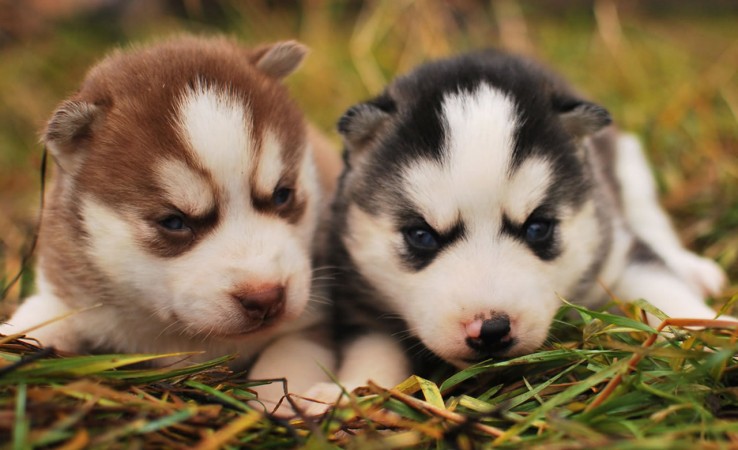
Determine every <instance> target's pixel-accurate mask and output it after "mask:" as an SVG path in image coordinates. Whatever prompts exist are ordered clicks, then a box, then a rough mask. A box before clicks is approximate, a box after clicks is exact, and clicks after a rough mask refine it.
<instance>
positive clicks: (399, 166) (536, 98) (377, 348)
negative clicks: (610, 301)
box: [332, 51, 725, 388]
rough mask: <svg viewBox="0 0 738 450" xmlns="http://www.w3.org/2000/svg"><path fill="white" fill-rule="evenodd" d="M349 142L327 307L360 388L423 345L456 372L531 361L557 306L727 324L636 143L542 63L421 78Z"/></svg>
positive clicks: (379, 105) (480, 63)
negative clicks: (639, 309)
mask: <svg viewBox="0 0 738 450" xmlns="http://www.w3.org/2000/svg"><path fill="white" fill-rule="evenodd" d="M338 128H339V131H340V133H341V134H342V135H343V138H344V142H345V155H344V158H345V163H346V167H345V170H344V173H343V176H342V179H341V182H340V186H339V192H338V194H337V200H336V203H335V205H334V215H335V217H334V222H333V226H332V233H333V235H332V245H333V246H334V249H333V254H334V261H333V265H334V266H336V267H338V271H339V272H338V279H337V280H336V285H337V286H336V288H335V289H334V291H333V299H334V301H335V303H336V305H337V307H338V308H339V313H338V317H339V321H340V323H341V330H342V333H343V339H345V340H346V345H345V349H344V355H343V366H342V369H341V370H340V372H339V379H340V380H341V381H342V382H343V383H344V384H345V386H346V387H348V388H353V387H355V386H358V385H362V384H363V383H365V382H366V380H367V379H374V380H375V381H377V382H379V383H384V384H390V385H391V384H393V383H397V382H399V381H401V380H402V379H403V378H404V377H405V376H407V375H408V374H409V371H410V363H409V360H408V357H407V355H409V354H413V355H415V354H419V353H423V352H422V351H419V350H418V348H417V347H415V348H413V349H412V350H411V351H408V347H409V346H412V345H413V344H415V345H417V343H418V341H419V342H420V343H421V344H422V347H420V348H426V349H429V350H430V351H431V352H432V353H433V354H435V355H436V356H438V357H440V358H442V359H443V360H445V361H447V362H449V363H451V364H453V365H455V366H457V367H465V366H467V365H469V364H472V363H475V362H478V361H481V360H484V359H487V358H490V357H508V356H515V355H521V354H525V353H529V352H532V351H534V350H536V349H537V348H538V347H539V346H540V345H541V344H542V343H543V342H544V340H545V339H546V336H547V333H548V330H549V326H550V325H551V322H552V319H553V317H554V314H555V313H556V311H557V309H558V308H559V307H560V306H561V305H562V302H561V298H564V299H567V300H569V301H572V302H575V303H578V304H582V305H586V306H590V307H595V306H598V305H601V304H602V303H603V302H604V301H605V300H606V299H607V298H608V292H607V291H608V290H610V291H611V292H614V293H615V295H617V296H618V297H619V298H622V299H624V300H631V299H639V298H645V299H647V300H648V301H650V302H651V303H652V304H653V305H655V306H656V307H658V308H660V309H661V310H663V311H664V312H665V313H666V314H668V315H670V316H675V317H698V318H713V317H714V316H715V315H716V313H715V312H714V311H713V310H712V309H710V308H709V307H707V306H706V305H705V303H704V302H703V297H704V296H705V295H707V294H715V293H717V292H719V290H720V289H721V287H722V286H723V284H724V282H725V276H724V274H723V272H722V270H721V269H720V268H719V267H718V266H717V265H716V264H715V263H714V262H712V261H709V260H706V259H703V258H701V257H699V256H697V255H695V254H693V253H691V252H689V251H688V250H686V249H685V248H684V247H683V246H682V245H681V244H680V242H679V239H678V237H677V235H676V233H675V231H674V229H673V228H672V226H671V224H670V222H669V219H668V217H667V216H666V214H665V212H664V210H663V209H662V208H661V207H660V206H659V204H658V202H657V194H656V189H655V186H654V181H653V178H652V176H651V174H650V171H649V168H648V165H647V163H646V160H645V158H644V155H643V152H642V150H641V147H640V145H639V143H638V142H637V140H636V139H635V138H634V137H632V136H630V135H625V134H621V133H619V132H618V131H617V130H616V129H615V127H613V126H611V118H610V115H609V114H608V112H607V111H606V110H605V109H604V108H602V107H600V106H598V105H595V104H593V103H590V102H588V101H586V100H583V99H582V98H581V97H580V96H579V95H578V94H577V93H576V92H575V91H573V90H572V89H571V88H570V87H569V86H568V85H567V84H566V83H565V82H564V81H562V80H561V79H560V78H559V77H557V76H556V75H554V74H551V73H549V72H548V71H547V70H545V69H543V68H542V67H540V66H539V65H537V64H535V63H534V62H532V61H529V60H527V59H524V58H520V57H516V56H512V55H508V54H505V53H502V52H498V51H484V52H477V53H471V54H467V55H463V56H459V57H455V58H451V59H446V60H440V61H437V62H432V63H429V64H426V65H424V66H421V67H419V68H418V69H417V70H415V71H413V72H412V73H410V74H409V75H406V76H403V77H400V78H398V79H397V80H395V81H394V82H393V83H392V84H390V85H389V87H387V89H386V90H385V91H384V93H382V94H381V95H380V96H378V97H376V98H374V99H373V100H370V101H368V102H366V103H361V104H359V105H356V106H354V107H352V108H351V109H349V110H348V112H346V114H345V115H344V116H343V117H342V118H341V120H340V123H339V125H338ZM603 286H605V287H606V288H607V289H605V288H603ZM426 353H427V352H426ZM377 361H382V364H377Z"/></svg>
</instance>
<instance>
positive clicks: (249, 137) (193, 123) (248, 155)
mask: <svg viewBox="0 0 738 450" xmlns="http://www.w3.org/2000/svg"><path fill="white" fill-rule="evenodd" d="M178 118H179V123H178V124H179V127H180V133H181V134H182V135H183V137H184V138H185V140H186V141H187V142H188V143H189V145H190V147H191V148H192V151H193V152H194V153H195V156H196V157H197V159H198V161H199V162H200V163H201V164H202V165H203V166H204V167H205V168H206V169H207V170H208V171H209V172H210V173H211V174H212V176H213V178H214V179H215V180H216V181H217V182H218V183H219V184H222V185H223V186H226V191H227V193H228V194H230V195H235V196H237V197H240V196H242V195H244V196H245V194H246V193H248V175H249V174H250V172H251V166H252V165H253V156H254V152H255V151H256V148H255V144H254V141H253V130H252V129H251V124H252V120H251V117H250V112H249V111H248V110H246V108H244V104H243V102H242V100H241V99H239V98H238V97H235V96H234V95H232V94H230V93H228V92H226V91H223V90H217V89H215V88H213V87H208V86H203V85H200V84H198V85H197V86H196V87H195V89H190V90H188V91H186V92H185V94H184V96H183V97H182V99H181V100H180V104H179V116H178ZM234 200H235V199H234ZM244 201H245V199H244Z"/></svg>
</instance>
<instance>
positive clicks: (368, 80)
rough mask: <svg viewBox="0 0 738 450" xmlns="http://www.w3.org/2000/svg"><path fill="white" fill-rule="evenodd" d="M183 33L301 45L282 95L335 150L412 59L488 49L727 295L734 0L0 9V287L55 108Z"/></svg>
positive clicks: (319, 0)
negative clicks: (602, 138) (566, 89)
mask: <svg viewBox="0 0 738 450" xmlns="http://www.w3.org/2000/svg"><path fill="white" fill-rule="evenodd" d="M183 32H192V33H198V34H215V33H225V34H228V35H232V36H235V37H237V38H239V39H241V40H242V41H243V42H244V43H246V44H258V43H263V42H268V41H274V40H278V39H288V38H289V39H298V40H300V41H302V42H303V43H305V44H307V45H308V46H310V47H311V48H312V52H311V54H310V55H309V57H308V59H307V61H306V63H305V64H304V66H303V67H302V68H301V69H300V70H299V71H298V73H296V74H294V75H292V76H291V77H290V78H289V79H288V80H287V83H288V85H289V86H290V89H291V92H292V93H293V95H294V96H295V98H296V99H297V101H298V103H299V104H300V105H301V106H302V107H303V108H304V110H305V111H306V114H307V116H308V117H309V118H310V119H311V120H312V121H313V122H314V123H316V124H317V125H318V127H319V128H321V129H322V130H324V131H325V132H326V133H328V135H329V136H330V137H331V139H332V140H334V142H336V145H337V147H338V139H337V136H336V134H335V132H334V123H335V121H336V120H337V118H338V117H339V116H340V115H341V114H342V112H343V111H344V110H345V109H346V108H347V107H349V106H350V105H351V104H353V103H355V102H357V101H360V100H362V99H366V98H368V97H370V96H372V95H375V94H377V93H378V92H379V91H381V89H382V87H383V86H384V85H385V83H387V81H388V80H389V79H391V78H392V77H393V76H395V75H396V74H401V73H404V72H406V71H408V70H409V69H411V68H412V67H413V66H415V65H417V64H419V63H421V62H423V61H426V60H428V59H431V58H437V57H442V56H445V55H451V54H455V53H458V52H462V51H465V50H471V49H477V48H482V47H490V46H492V47H502V48H506V49H510V50H513V51H516V52H521V53H525V54H529V55H532V56H534V57H536V58H538V59H540V60H542V61H543V62H544V63H546V64H547V65H549V66H551V67H553V68H555V69H556V70H558V71H559V72H561V73H563V74H564V75H565V76H566V77H568V78H569V79H570V81H572V83H574V84H575V85H576V86H578V87H579V88H580V89H581V91H582V92H584V93H585V94H586V95H587V96H588V97H589V98H591V99H592V100H594V101H596V102H599V103H600V104H602V105H604V106H606V107H607V108H608V109H609V110H610V111H611V113H612V114H613V116H614V118H615V120H616V122H617V123H619V124H620V125H621V126H622V127H623V128H626V129H628V130H630V131H633V132H635V133H637V134H638V135H639V136H640V137H641V138H642V139H643V140H644V142H645V144H646V146H647V149H648V152H649V157H650V159H651V161H652V162H653V165H654V172H655V174H656V176H657V179H658V182H659V187H660V189H661V194H662V199H663V201H664V204H665V205H666V207H667V208H668V209H669V210H670V212H671V213H672V214H673V217H674V220H675V222H676V224H677V226H678V229H679V231H680V233H681V235H682V237H683V239H684V241H685V242H686V243H687V244H688V245H689V246H690V247H691V248H693V249H695V250H697V251H700V252H702V253H704V254H706V255H708V256H710V257H712V258H715V259H717V260H718V261H719V262H720V263H721V265H722V266H723V267H724V268H726V269H727V270H728V271H729V273H730V276H731V279H732V281H733V284H732V286H731V287H730V288H729V289H728V291H727V292H726V293H725V295H724V296H723V297H721V298H720V299H718V300H719V301H725V300H727V299H729V298H730V297H731V296H734V295H736V294H737V293H738V289H737V288H736V285H737V284H738V74H737V73H736V72H737V71H738V2H736V1H734V0H722V1H721V0H703V1H700V2H696V1H692V0H681V1H679V0H672V1H668V0H661V1H658V0H652V1H648V2H643V1H641V2H639V1H614V0H598V1H585V0H577V1H569V0H551V1H530V0H498V1H494V0H493V1H477V0H445V1H443V0H425V1H420V0H374V1H365V2H362V1H355V0H353V1H338V0H304V1H297V0H293V1H267V0H256V1H238V0H211V1H207V0H131V1H120V0H23V1H18V0H0V287H3V286H6V284H7V283H8V282H9V281H10V280H11V279H12V277H13V276H14V275H15V274H16V273H17V272H18V270H19V267H20V265H21V260H22V257H23V255H25V254H27V252H28V249H29V246H30V243H31V241H32V237H33V234H34V229H35V221H36V216H37V213H38V207H39V206H38V205H39V202H38V196H39V167H40V161H41V154H42V148H41V145H40V144H39V143H38V136H39V131H40V130H41V129H42V127H43V125H44V122H45V120H46V119H47V118H48V117H49V115H50V114H51V112H52V111H53V109H54V108H55V106H56V105H57V104H58V103H59V102H60V101H62V100H63V99H64V98H65V97H67V96H68V95H70V94H71V93H72V92H74V90H75V89H76V87H77V85H78V84H79V83H80V82H81V80H82V78H83V76H84V74H85V72H86V70H87V69H88V68H89V67H90V66H91V65H92V64H94V63H95V61H97V60H98V59H100V58H101V57H102V56H104V55H105V54H106V53H107V52H108V51H110V50H111V49H112V48H115V47H118V46H126V45H129V44H130V43H136V42H147V41H151V40H155V39H157V38H161V37H165V36H169V35H172V34H176V33H183ZM32 278H33V277H32V272H31V271H27V272H26V274H25V275H24V276H23V278H22V280H21V283H18V284H17V285H15V286H14V287H13V288H11V289H10V290H9V291H8V295H7V299H6V301H5V302H4V308H5V310H3V309H2V308H0V314H2V312H3V311H7V308H12V305H13V304H14V303H15V302H16V301H17V299H18V298H19V297H21V296H24V295H26V294H27V292H28V291H29V289H30V288H31V286H32Z"/></svg>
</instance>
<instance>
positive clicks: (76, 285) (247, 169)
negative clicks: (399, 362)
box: [0, 37, 339, 392]
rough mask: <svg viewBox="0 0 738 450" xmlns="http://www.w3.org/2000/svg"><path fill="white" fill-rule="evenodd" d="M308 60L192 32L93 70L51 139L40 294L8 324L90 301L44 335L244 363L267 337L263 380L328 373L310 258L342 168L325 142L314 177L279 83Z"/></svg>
mask: <svg viewBox="0 0 738 450" xmlns="http://www.w3.org/2000/svg"><path fill="white" fill-rule="evenodd" d="M305 53H306V48H305V47H304V46H302V45H301V44H298V43H296V42H292V41H288V42H280V43H277V44H274V45H270V46H265V47H261V48H258V49H255V50H254V49H251V50H249V49H245V48H242V47H241V46H240V45H238V44H237V43H235V42H231V41H229V40H226V39H201V38H194V37H183V38H177V39H173V40H169V41H166V42H164V43H161V44H158V45H153V46H150V47H144V48H138V49H132V50H129V51H116V52H114V53H113V54H111V55H109V56H108V57H107V58H105V59H104V60H103V61H102V62H100V63H99V64H98V65H96V66H95V67H94V68H92V70H91V71H90V72H89V73H88V74H87V77H86V78H85V80H84V82H83V83H82V86H81V88H80V89H79V91H78V92H77V93H76V94H74V95H73V96H72V97H71V98H70V99H68V100H66V101H64V102H63V103H62V104H61V105H60V106H59V108H58V109H57V110H56V112H55V113H54V114H53V116H52V118H51V120H50V121H49V123H48V126H47V127H46V130H45V132H44V135H43V141H44V143H45V144H46V146H47V148H48V151H49V152H50V154H51V155H52V156H53V158H54V162H55V163H56V164H55V166H56V167H55V168H56V179H55V184H54V186H53V188H52V189H51V190H50V191H49V192H48V194H47V207H46V209H45V210H44V211H43V219H42V224H41V230H40V241H39V253H38V258H39V264H38V294H37V295H35V296H33V297H31V298H29V299H27V300H26V301H25V302H24V303H23V304H22V305H21V307H20V308H19V309H18V310H17V311H16V313H15V314H14V316H13V317H12V318H11V319H10V320H9V322H8V323H7V324H6V325H4V326H2V327H0V332H2V333H4V334H14V333H21V332H24V331H25V330H27V329H29V328H31V327H34V326H36V325H38V324H40V323H43V322H45V321H49V320H51V319H55V318H57V317H60V316H63V315H65V314H67V313H70V312H74V311H77V313H76V314H72V315H71V316H69V317H66V318H65V319H63V320H59V321H57V322H54V323H52V324H50V325H46V326H43V327H41V328H38V329H36V330H34V331H33V332H32V333H31V335H32V336H34V337H35V338H37V339H38V340H39V341H40V342H41V343H42V344H44V345H46V346H53V347H56V348H57V349H61V350H66V351H71V352H100V351H106V352H126V353H168V352H189V351H194V352H202V353H201V354H199V355H197V356H194V357H192V358H190V359H189V361H202V360H207V359H209V358H213V357H217V356H221V355H226V354H238V358H237V359H236V361H235V363H236V365H238V366H246V365H248V364H249V363H251V362H252V360H253V358H254V357H255V356H256V355H257V354H258V353H260V352H262V350H264V349H265V348H266V350H265V351H264V352H263V353H262V356H261V358H260V360H259V362H257V363H256V365H255V366H254V367H253V369H252V377H253V378H265V377H283V376H287V377H290V376H291V375H293V374H295V373H299V375H300V376H299V377H295V378H290V387H291V388H293V389H292V390H293V391H295V392H299V391H301V390H304V389H306V388H307V386H309V385H312V384H313V383H315V382H316V381H320V380H322V379H323V377H324V373H323V370H322V369H321V367H320V366H321V365H322V366H323V367H327V368H331V367H332V364H333V362H332V358H333V357H332V353H331V351H329V349H328V347H327V346H325V345H324V344H322V343H320V342H318V340H316V339H309V338H307V337H305V333H307V334H309V335H310V336H311V337H313V338H314V337H315V332H314V331H313V330H312V329H313V328H316V326H317V327H320V323H321V317H322V307H321V305H318V304H316V303H315V302H314V301H313V299H314V298H318V297H320V296H319V295H313V294H311V280H312V273H313V272H312V263H311V254H312V252H313V250H314V249H313V247H314V245H315V237H316V232H317V227H318V222H319V217H320V216H321V213H322V212H323V211H324V205H325V204H327V203H328V202H329V200H330V198H329V197H330V195H331V193H330V192H325V191H326V190H330V189H332V187H333V179H334V178H335V172H336V171H337V170H338V168H339V164H337V163H336V162H335V161H336V160H337V158H338V157H337V154H336V153H334V152H331V150H330V149H329V148H326V146H325V145H321V146H320V149H321V154H320V155H319V156H318V158H316V159H318V160H319V161H321V162H322V164H323V166H324V167H325V169H326V170H325V171H324V172H325V173H323V175H322V177H321V176H319V174H318V171H317V170H316V166H315V162H314V154H313V150H312V144H311V142H310V139H308V137H307V136H308V132H307V130H306V126H305V121H304V119H303V116H302V114H301V113H300V111H299V110H298V108H297V106H296V105H295V103H294V102H293V101H292V100H291V99H290V97H289V95H288V92H287V89H286V88H285V87H284V86H282V85H281V83H280V80H281V79H282V78H283V77H285V76H287V75H288V74H290V73H291V72H292V71H294V70H295V69H296V68H297V66H298V65H299V64H300V62H301V61H302V59H303V57H304V55H305ZM313 134H314V133H313ZM321 179H322V181H323V183H322V184H323V185H322V186H321ZM79 311H81V312H79ZM180 359H181V358H180ZM180 359H177V360H178V361H179V360H180ZM316 361H318V362H320V365H318V364H315V362H316ZM159 363H162V364H170V363H172V360H171V359H170V360H159ZM274 389H276V392H279V390H280V389H281V388H279V387H276V386H275V387H274Z"/></svg>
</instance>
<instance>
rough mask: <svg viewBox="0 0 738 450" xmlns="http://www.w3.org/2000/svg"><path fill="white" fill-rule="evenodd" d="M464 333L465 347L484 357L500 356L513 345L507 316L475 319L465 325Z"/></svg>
mask: <svg viewBox="0 0 738 450" xmlns="http://www.w3.org/2000/svg"><path fill="white" fill-rule="evenodd" d="M466 332H467V338H466V345H468V346H469V347H470V348H472V349H473V350H474V351H476V352H478V353H481V354H484V355H493V354H502V353H504V352H505V351H506V350H507V349H508V348H510V346H511V345H512V344H513V339H512V337H511V336H510V318H509V317H508V316H507V315H497V316H493V317H491V318H489V319H485V320H481V319H476V320H474V321H473V322H471V323H469V324H467V325H466Z"/></svg>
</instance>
